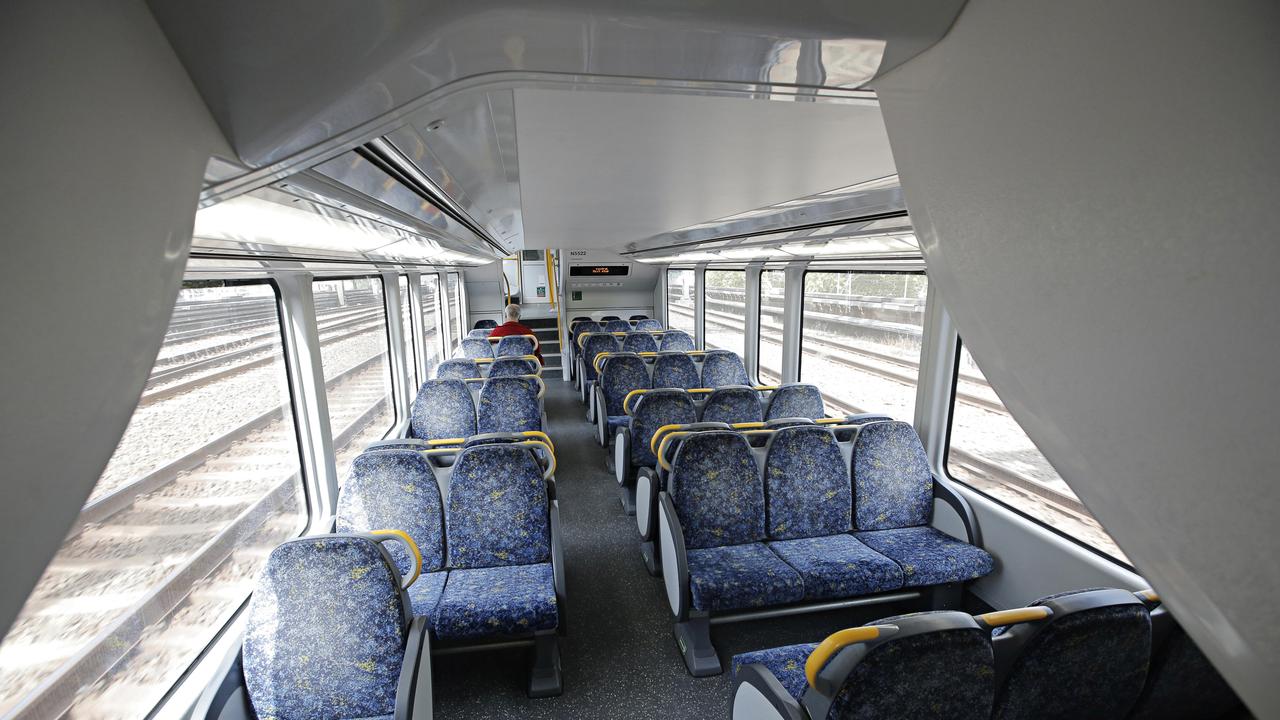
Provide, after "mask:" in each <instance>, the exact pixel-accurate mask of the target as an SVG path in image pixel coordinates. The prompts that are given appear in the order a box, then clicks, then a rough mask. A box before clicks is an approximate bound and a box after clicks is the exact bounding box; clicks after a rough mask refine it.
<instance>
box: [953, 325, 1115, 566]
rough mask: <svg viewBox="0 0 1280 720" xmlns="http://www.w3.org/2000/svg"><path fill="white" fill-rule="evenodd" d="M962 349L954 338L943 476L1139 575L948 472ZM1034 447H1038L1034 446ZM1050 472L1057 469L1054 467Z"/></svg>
mask: <svg viewBox="0 0 1280 720" xmlns="http://www.w3.org/2000/svg"><path fill="white" fill-rule="evenodd" d="M963 349H964V340H963V339H962V338H960V337H956V350H955V356H954V357H953V358H952V359H951V391H950V395H951V397H950V398H948V400H947V423H946V425H947V427H946V431H945V432H944V433H943V436H942V462H941V463H940V465H941V470H942V474H943V476H944V477H946V479H947V480H950V481H951V482H954V483H958V484H960V485H961V486H963V487H964V489H965V490H967V491H970V492H974V493H977V494H978V495H980V496H982V497H983V498H985V499H987V500H990V501H991V502H993V503H995V504H996V505H998V506H1000V507H1001V508H1003V509H1005V510H1008V511H1009V512H1012V513H1013V514H1014V515H1017V516H1018V517H1019V518H1021V519H1023V520H1027V521H1029V522H1032V523H1035V524H1036V525H1037V526H1039V527H1041V528H1043V529H1045V530H1048V531H1049V532H1051V533H1053V534H1054V535H1057V536H1058V537H1060V538H1063V539H1064V540H1069V541H1071V543H1072V544H1074V545H1077V546H1079V547H1080V548H1083V549H1085V550H1088V551H1089V552H1090V553H1093V554H1094V555H1097V556H1098V557H1100V558H1102V559H1103V560H1106V561H1107V562H1110V563H1112V564H1114V565H1118V566H1120V567H1122V568H1124V569H1126V570H1128V571H1130V572H1132V573H1135V574H1139V573H1138V569H1137V568H1135V567H1134V566H1133V565H1131V564H1129V563H1128V562H1126V561H1124V560H1122V559H1120V558H1118V557H1115V556H1113V555H1110V554H1108V553H1106V552H1104V551H1103V550H1101V549H1100V548H1096V547H1094V546H1093V545H1090V544H1089V543H1087V542H1084V541H1083V540H1081V539H1080V538H1078V537H1076V536H1074V535H1072V534H1070V533H1068V532H1066V531H1064V530H1061V529H1059V528H1056V527H1054V526H1052V525H1050V524H1049V523H1047V522H1045V521H1043V520H1041V519H1040V518H1037V517H1033V516H1031V515H1029V514H1027V513H1026V512H1025V511H1023V510H1022V509H1021V508H1018V507H1015V506H1013V505H1010V504H1009V503H1007V502H1005V501H1004V500H1001V499H1000V498H998V497H996V496H994V495H991V494H989V493H987V492H984V491H983V490H981V489H979V488H977V487H975V486H973V485H971V484H969V483H968V482H966V481H965V480H963V479H961V478H959V477H957V476H956V475H955V474H953V473H952V472H951V431H952V428H953V427H954V426H955V416H956V392H957V390H958V388H959V386H960V353H961V352H962V351H963ZM1003 403H1004V401H1003V400H1002V401H1001V404H1003ZM1010 417H1012V414H1010ZM1013 421H1014V422H1015V423H1017V422H1018V421H1017V419H1016V418H1014V420H1013ZM1018 428H1019V429H1021V428H1022V425H1021V424H1019V425H1018ZM1024 432H1025V431H1024ZM1032 444H1033V445H1034V444H1035V442H1034V441H1032ZM1036 449H1037V450H1039V448H1038V447H1037V448H1036ZM1054 471H1055V472H1057V470H1056V468H1055V470H1054ZM1092 514H1093V513H1092V512H1090V515H1091V516H1092ZM1096 520H1097V519H1096V518H1095V521H1096ZM1098 526H1099V527H1101V526H1102V523H1100V522H1099V523H1098ZM1102 530H1103V532H1106V528H1102Z"/></svg>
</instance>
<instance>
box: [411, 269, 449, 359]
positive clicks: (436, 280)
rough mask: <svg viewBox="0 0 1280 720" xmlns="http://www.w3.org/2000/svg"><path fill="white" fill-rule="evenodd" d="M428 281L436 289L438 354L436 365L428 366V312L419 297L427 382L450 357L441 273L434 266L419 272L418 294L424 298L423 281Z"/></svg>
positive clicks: (435, 327)
mask: <svg viewBox="0 0 1280 720" xmlns="http://www.w3.org/2000/svg"><path fill="white" fill-rule="evenodd" d="M426 281H430V282H431V283H432V287H433V288H434V289H433V291H432V297H434V298H435V316H436V322H435V325H434V326H433V329H434V330H435V333H436V350H437V354H436V364H435V365H434V366H432V367H427V365H428V363H429V358H428V357H427V348H426V346H427V342H426V332H427V324H426V314H425V313H423V310H422V301H421V299H419V302H418V312H420V313H423V321H422V332H421V333H420V334H421V335H422V341H423V342H422V346H423V354H422V367H423V368H424V369H425V371H426V375H427V377H425V378H423V382H426V381H427V380H430V379H431V376H432V375H433V374H434V373H435V370H436V368H437V367H439V366H440V363H442V362H444V361H445V360H447V359H448V355H449V353H448V351H447V349H446V348H445V346H444V330H445V329H447V328H446V325H445V322H444V308H443V303H441V302H440V298H441V293H440V273H439V271H437V270H435V269H434V268H433V269H431V270H430V271H424V272H422V273H420V274H419V276H418V296H419V298H422V297H423V283H424V282H426Z"/></svg>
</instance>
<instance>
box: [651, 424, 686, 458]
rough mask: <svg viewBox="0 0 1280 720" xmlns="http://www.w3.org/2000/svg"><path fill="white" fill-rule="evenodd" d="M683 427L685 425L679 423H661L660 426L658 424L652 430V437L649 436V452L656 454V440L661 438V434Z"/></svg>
mask: <svg viewBox="0 0 1280 720" xmlns="http://www.w3.org/2000/svg"><path fill="white" fill-rule="evenodd" d="M683 427H685V426H684V425H680V424H673V425H662V426H659V427H658V429H657V430H654V431H653V437H651V438H649V452H651V453H653V454H654V455H657V454H658V442H659V441H660V440H662V436H663V435H666V434H667V433H669V432H672V431H675V430H679V429H681V428H683Z"/></svg>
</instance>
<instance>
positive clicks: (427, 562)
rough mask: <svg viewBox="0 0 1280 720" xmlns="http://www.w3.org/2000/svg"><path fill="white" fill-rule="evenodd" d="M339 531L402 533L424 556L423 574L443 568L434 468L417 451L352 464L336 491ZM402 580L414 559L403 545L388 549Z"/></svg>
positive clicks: (367, 456)
mask: <svg viewBox="0 0 1280 720" xmlns="http://www.w3.org/2000/svg"><path fill="white" fill-rule="evenodd" d="M335 527H336V529H337V531H338V532H340V533H361V532H372V531H374V530H381V529H384V528H394V529H396V530H400V531H403V532H405V533H407V534H408V535H409V537H410V538H412V539H413V542H414V543H416V544H417V546H418V552H419V553H421V555H422V572H424V573H427V572H434V571H436V570H439V569H440V568H442V567H444V506H443V505H442V504H441V502H440V486H439V485H438V484H437V482H436V475H435V473H434V472H433V471H432V470H431V463H429V462H427V459H426V457H424V456H423V455H421V454H420V453H419V452H418V451H416V450H411V449H392V448H388V449H376V450H366V451H364V452H363V453H361V454H359V455H357V456H356V459H355V460H353V461H352V462H351V474H350V475H348V476H347V481H346V482H345V483H343V484H342V489H341V490H339V491H338V514H337V521H336V524H335ZM385 547H386V550H387V552H388V553H390V555H391V558H392V559H393V560H395V563H396V569H397V570H399V571H400V574H401V575H408V574H409V573H411V572H413V565H414V560H413V558H411V557H409V549H408V548H406V547H405V546H404V544H403V543H390V544H388V545H386V546H385Z"/></svg>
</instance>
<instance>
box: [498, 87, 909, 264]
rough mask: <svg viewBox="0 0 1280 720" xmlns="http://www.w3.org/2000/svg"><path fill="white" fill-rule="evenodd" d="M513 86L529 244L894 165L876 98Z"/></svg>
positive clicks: (664, 218)
mask: <svg viewBox="0 0 1280 720" xmlns="http://www.w3.org/2000/svg"><path fill="white" fill-rule="evenodd" d="M515 95H516V128H517V137H518V143H517V145H518V148H519V163H520V194H521V205H522V215H523V219H524V229H525V242H526V245H527V246H528V247H569V248H602V247H615V248H620V247H621V246H622V245H624V244H625V243H627V242H631V241H635V240H639V239H642V238H646V237H649V236H651V235H656V234H658V233H661V232H665V231H670V230H674V229H677V228H682V227H685V226H687V225H692V224H695V223H699V222H703V221H706V220H710V219H713V218H718V217H724V216H726V215H730V214H733V213H737V212H743V211H746V210H751V209H753V208H758V207H761V206H764V205H770V204H773V203H778V202H783V201H786V200H790V199H792V198H797V197H801V196H804V195H811V194H813V193H817V192H822V191H824V190H829V189H832V188H839V187H844V186H847V185H853V184H856V183H860V182H864V181H867V180H872V179H875V178H880V177H884V176H886V175H892V174H893V173H894V172H895V168H894V164H893V157H892V155H891V153H890V151H889V142H888V139H887V137H886V136H885V130H884V123H883V121H882V120H881V116H880V108H879V105H878V104H877V103H875V102H874V101H866V102H865V103H858V104H848V103H846V104H835V103H815V102H768V101H761V100H751V99H739V98H726V97H705V96H694V95H657V94H641V93H613V92H570V91H562V90H544V89H536V90H524V89H521V90H517V91H516V93H515Z"/></svg>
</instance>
